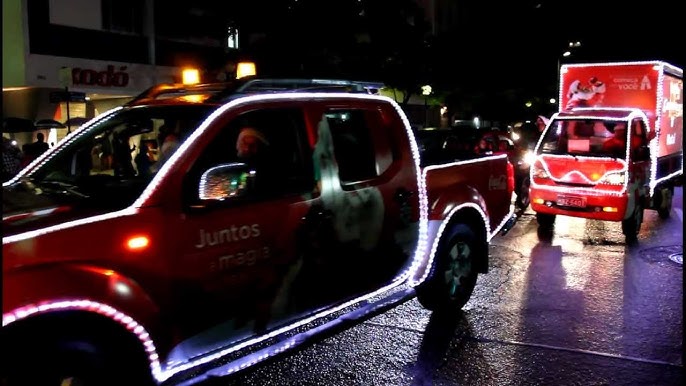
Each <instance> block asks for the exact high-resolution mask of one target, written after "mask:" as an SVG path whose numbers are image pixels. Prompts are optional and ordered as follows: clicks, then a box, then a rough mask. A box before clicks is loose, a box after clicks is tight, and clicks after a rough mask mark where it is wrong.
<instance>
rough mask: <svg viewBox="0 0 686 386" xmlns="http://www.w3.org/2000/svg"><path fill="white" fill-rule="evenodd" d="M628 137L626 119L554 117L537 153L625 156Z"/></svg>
mask: <svg viewBox="0 0 686 386" xmlns="http://www.w3.org/2000/svg"><path fill="white" fill-rule="evenodd" d="M626 138H627V130H626V123H625V122H618V121H607V120H594V119H565V120H555V121H553V122H552V123H551V125H550V127H549V128H548V130H547V131H546V132H545V134H544V136H543V139H542V140H541V144H540V146H539V148H538V153H541V154H571V155H584V156H598V157H618V158H624V157H625V155H626V151H627V148H626Z"/></svg>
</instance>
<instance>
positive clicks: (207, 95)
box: [126, 77, 383, 106]
mask: <svg viewBox="0 0 686 386" xmlns="http://www.w3.org/2000/svg"><path fill="white" fill-rule="evenodd" d="M382 87H383V83H379V82H360V81H350V80H338V79H301V78H256V77H246V78H241V79H237V80H235V81H231V82H220V83H203V84H195V85H184V84H178V83H166V84H159V85H156V86H153V87H150V88H149V89H147V90H145V91H144V92H142V93H141V94H139V95H137V96H136V97H134V98H133V99H132V100H131V101H129V102H128V103H126V105H128V106H132V105H137V104H142V103H146V102H150V101H154V100H160V99H170V98H179V97H188V96H191V95H198V96H202V97H203V100H204V101H206V102H214V103H223V102H227V101H229V100H231V99H235V98H237V97H239V96H243V95H248V94H257V93H274V92H302V91H308V92H349V93H366V94H376V93H378V91H379V89H380V88H382Z"/></svg>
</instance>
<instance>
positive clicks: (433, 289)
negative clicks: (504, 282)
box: [416, 224, 488, 311]
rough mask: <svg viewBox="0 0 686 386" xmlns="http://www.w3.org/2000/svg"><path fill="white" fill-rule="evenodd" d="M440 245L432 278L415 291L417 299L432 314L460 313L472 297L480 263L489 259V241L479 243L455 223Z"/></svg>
mask: <svg viewBox="0 0 686 386" xmlns="http://www.w3.org/2000/svg"><path fill="white" fill-rule="evenodd" d="M440 243H441V244H440V245H439V247H438V250H437V251H436V256H435V261H434V265H433V267H432V268H431V271H430V272H429V276H428V277H427V279H426V280H425V281H424V282H423V283H421V284H419V285H418V286H417V288H416V293H417V300H419V303H420V304H421V305H422V306H423V307H424V308H426V309H428V310H431V311H453V310H455V311H457V310H460V309H462V307H463V306H464V305H465V304H466V303H467V301H469V298H470V297H471V296H472V292H473V291H474V286H475V285H476V279H477V276H478V272H477V267H476V265H477V261H478V259H482V258H483V259H485V258H486V257H487V256H483V254H484V253H488V249H487V247H485V245H486V240H479V238H478V237H477V236H476V235H475V233H474V232H473V231H472V230H471V228H470V227H469V226H467V225H465V224H456V225H454V226H453V227H452V229H451V230H450V231H449V233H447V234H445V233H444V235H443V236H442V237H441V241H440Z"/></svg>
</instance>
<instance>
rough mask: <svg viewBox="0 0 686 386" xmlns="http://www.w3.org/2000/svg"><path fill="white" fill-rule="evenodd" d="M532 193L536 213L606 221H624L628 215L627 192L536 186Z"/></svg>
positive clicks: (533, 207)
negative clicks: (565, 190) (584, 191)
mask: <svg viewBox="0 0 686 386" xmlns="http://www.w3.org/2000/svg"><path fill="white" fill-rule="evenodd" d="M530 193H531V209H533V211H534V212H536V213H547V214H555V215H562V216H570V217H581V218H588V219H594V220H604V221H622V220H623V219H624V218H625V215H626V207H627V202H628V196H627V194H626V193H625V194H621V195H618V194H605V195H604V194H598V193H597V194H594V195H589V194H586V195H580V194H578V193H562V192H556V191H550V190H544V189H535V188H532V189H531V191H530Z"/></svg>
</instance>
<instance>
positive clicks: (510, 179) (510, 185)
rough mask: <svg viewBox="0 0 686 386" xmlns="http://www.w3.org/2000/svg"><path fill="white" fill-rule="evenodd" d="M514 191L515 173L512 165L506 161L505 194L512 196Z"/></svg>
mask: <svg viewBox="0 0 686 386" xmlns="http://www.w3.org/2000/svg"><path fill="white" fill-rule="evenodd" d="M514 189H515V173H514V165H512V162H510V161H509V160H508V161H507V192H508V193H509V194H510V196H511V195H512V192H514Z"/></svg>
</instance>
